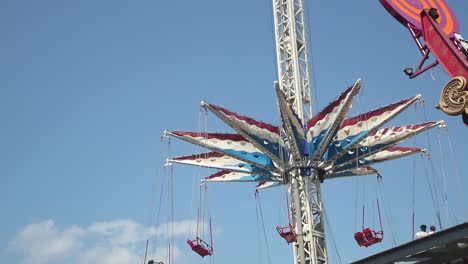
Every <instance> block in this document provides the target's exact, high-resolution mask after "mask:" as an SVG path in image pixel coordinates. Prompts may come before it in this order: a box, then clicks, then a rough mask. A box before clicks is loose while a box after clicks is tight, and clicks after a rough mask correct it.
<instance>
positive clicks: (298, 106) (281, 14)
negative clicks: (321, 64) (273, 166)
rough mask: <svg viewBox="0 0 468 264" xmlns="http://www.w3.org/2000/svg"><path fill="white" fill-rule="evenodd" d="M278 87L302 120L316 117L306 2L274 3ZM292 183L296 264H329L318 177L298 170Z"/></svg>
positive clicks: (292, 175) (303, 163)
mask: <svg viewBox="0 0 468 264" xmlns="http://www.w3.org/2000/svg"><path fill="white" fill-rule="evenodd" d="M273 17H274V26H275V41H276V60H277V67H278V78H279V80H278V83H279V88H280V90H281V91H282V92H283V93H284V94H285V96H286V98H287V100H288V102H289V103H290V104H291V105H292V109H294V110H295V112H296V114H297V115H298V116H299V118H300V119H301V120H302V121H303V123H305V122H304V120H309V118H310V117H311V115H312V110H311V109H312V107H311V89H310V86H311V84H310V78H309V62H308V53H307V41H306V33H305V24H304V21H305V20H304V8H303V2H302V0H273ZM289 163H290V164H289V165H290V166H291V167H292V168H300V167H304V166H307V165H308V164H307V161H306V160H296V159H294V158H290V160H289ZM285 176H286V177H288V178H289V179H290V185H289V193H290V195H291V199H290V201H291V204H290V207H291V211H292V212H293V214H292V215H293V216H294V218H293V222H294V225H295V229H296V230H295V232H296V234H297V242H295V243H294V245H293V248H294V263H301V264H303V263H307V264H309V263H326V262H327V251H326V246H325V234H324V226H323V214H322V202H321V194H320V182H319V180H318V177H303V176H301V173H300V170H299V169H295V170H292V171H290V172H289V173H288V175H285Z"/></svg>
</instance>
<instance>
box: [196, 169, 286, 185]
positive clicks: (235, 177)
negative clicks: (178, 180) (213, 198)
mask: <svg viewBox="0 0 468 264" xmlns="http://www.w3.org/2000/svg"><path fill="white" fill-rule="evenodd" d="M262 181H270V182H277V181H279V178H277V177H274V176H262V175H258V174H252V173H245V172H237V171H225V170H223V171H220V172H217V173H215V174H213V175H211V176H208V177H206V178H204V179H203V180H202V182H262Z"/></svg>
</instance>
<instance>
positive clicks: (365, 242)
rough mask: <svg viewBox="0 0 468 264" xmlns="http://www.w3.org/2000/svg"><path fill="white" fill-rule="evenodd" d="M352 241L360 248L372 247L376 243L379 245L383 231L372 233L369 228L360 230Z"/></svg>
mask: <svg viewBox="0 0 468 264" xmlns="http://www.w3.org/2000/svg"><path fill="white" fill-rule="evenodd" d="M354 239H355V240H356V242H357V243H358V245H359V246H361V247H363V246H364V247H368V246H372V245H374V244H376V243H380V241H382V239H383V231H374V230H372V229H370V228H366V229H364V230H362V232H357V233H355V234H354Z"/></svg>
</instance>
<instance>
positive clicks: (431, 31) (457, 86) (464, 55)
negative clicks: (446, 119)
mask: <svg viewBox="0 0 468 264" xmlns="http://www.w3.org/2000/svg"><path fill="white" fill-rule="evenodd" d="M379 1H380V3H381V4H382V5H383V6H384V7H385V9H386V10H387V11H388V12H389V13H390V14H391V15H392V16H394V17H395V18H396V19H397V20H398V21H399V22H400V23H401V24H403V26H405V27H406V28H407V29H408V30H409V32H410V34H411V37H412V38H413V40H414V41H415V43H416V45H417V47H418V49H419V51H420V52H421V54H422V58H421V61H420V62H419V64H418V67H417V69H416V71H414V70H413V68H406V69H405V70H404V73H405V74H406V75H408V77H409V78H410V79H412V78H415V77H417V76H418V75H420V74H421V73H424V72H425V71H427V70H429V69H431V68H433V67H435V66H436V65H439V64H440V65H441V66H442V67H443V68H444V69H445V71H446V72H447V73H448V75H449V76H450V77H451V78H452V79H451V80H449V81H448V82H447V84H446V85H445V86H444V88H443V89H442V92H441V94H440V99H439V103H438V104H437V106H436V108H438V109H441V110H442V111H443V112H444V113H446V114H448V115H452V116H457V115H462V119H463V122H464V123H465V125H467V126H468V85H467V82H466V81H467V79H468V42H467V41H466V40H464V39H463V38H462V36H461V35H460V33H459V25H458V21H457V18H456V16H455V14H454V13H453V12H452V10H451V9H450V7H449V6H448V5H447V4H446V3H445V1H444V0H437V1H431V4H429V3H427V2H426V1H399V0H379ZM429 54H433V56H434V58H435V61H434V62H432V63H431V64H429V65H427V66H424V63H425V62H426V61H427V60H428V59H429Z"/></svg>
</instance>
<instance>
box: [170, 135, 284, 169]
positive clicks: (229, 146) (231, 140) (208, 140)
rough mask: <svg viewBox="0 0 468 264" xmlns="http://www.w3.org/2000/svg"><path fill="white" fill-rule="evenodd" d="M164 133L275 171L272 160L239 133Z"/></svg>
mask: <svg viewBox="0 0 468 264" xmlns="http://www.w3.org/2000/svg"><path fill="white" fill-rule="evenodd" d="M166 134H168V135H170V136H173V137H176V138H179V139H182V140H185V141H187V142H189V143H192V144H194V145H197V146H201V147H204V148H207V149H210V150H212V151H215V152H218V153H222V154H224V155H227V156H230V157H233V158H235V159H239V160H241V161H244V162H246V163H249V164H251V165H253V166H255V167H259V168H263V169H266V170H270V171H277V168H276V166H275V164H274V162H273V161H272V160H271V159H270V157H269V156H267V155H265V154H263V153H262V152H261V151H260V150H259V149H258V148H256V147H255V146H254V145H253V144H252V143H250V142H249V141H248V140H246V139H245V138H244V137H242V136H241V135H239V134H220V133H198V132H183V131H166Z"/></svg>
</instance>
